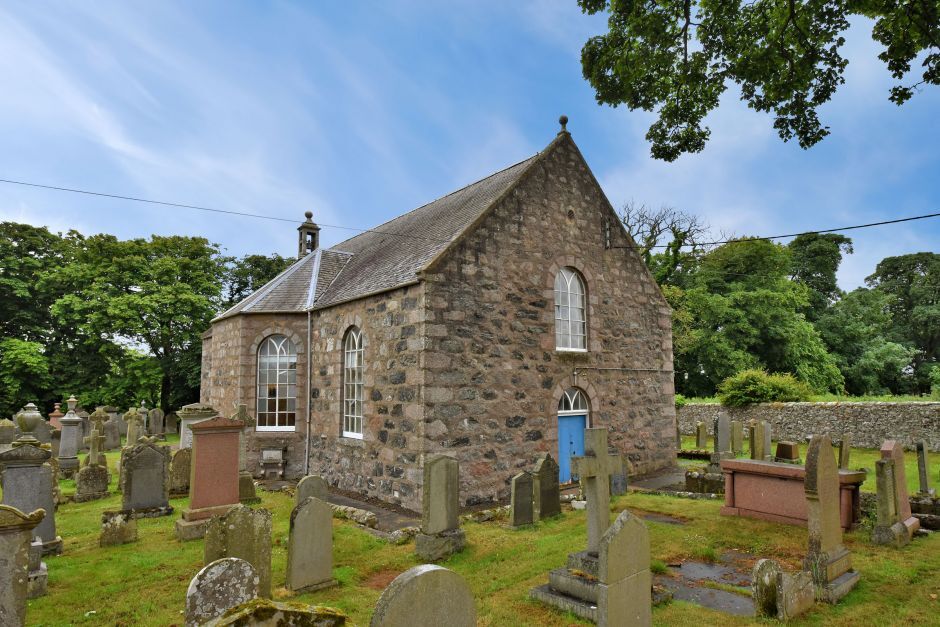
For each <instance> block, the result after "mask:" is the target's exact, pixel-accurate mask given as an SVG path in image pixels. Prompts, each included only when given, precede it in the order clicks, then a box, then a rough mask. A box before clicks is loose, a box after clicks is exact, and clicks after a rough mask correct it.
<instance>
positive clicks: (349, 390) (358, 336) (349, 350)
mask: <svg viewBox="0 0 940 627" xmlns="http://www.w3.org/2000/svg"><path fill="white" fill-rule="evenodd" d="M362 364H363V361H362V332H361V331H360V330H359V329H357V328H355V327H353V328H352V329H350V330H349V331H348V332H347V333H346V339H345V341H344V342H343V435H344V436H345V437H348V438H361V437H362Z"/></svg>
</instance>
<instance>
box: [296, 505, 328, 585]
mask: <svg viewBox="0 0 940 627" xmlns="http://www.w3.org/2000/svg"><path fill="white" fill-rule="evenodd" d="M286 585H287V589H288V590H292V591H294V592H299V591H304V592H312V591H314V590H322V589H323V588H329V587H331V586H335V585H336V580H335V579H333V510H331V509H330V504H329V503H327V502H326V501H323V500H321V499H318V498H317V497H315V496H308V497H307V498H305V499H304V500H303V501H301V502H300V504H299V505H297V507H295V508H294V510H293V511H292V512H291V515H290V536H289V539H288V541H287V584H286Z"/></svg>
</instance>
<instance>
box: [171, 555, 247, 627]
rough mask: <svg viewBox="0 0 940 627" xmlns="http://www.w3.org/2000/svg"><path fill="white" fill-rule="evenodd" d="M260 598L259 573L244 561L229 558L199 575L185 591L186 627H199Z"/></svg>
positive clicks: (204, 569) (209, 565)
mask: <svg viewBox="0 0 940 627" xmlns="http://www.w3.org/2000/svg"><path fill="white" fill-rule="evenodd" d="M257 596H258V573H257V572H256V571H255V569H254V567H253V566H252V565H251V564H250V563H248V562H246V561H245V560H242V559H236V558H234V557H228V558H224V559H220V560H217V561H215V562H212V563H211V564H208V565H207V566H206V567H205V568H203V569H202V570H200V571H199V572H198V573H196V576H195V577H193V579H192V581H190V582H189V588H188V589H187V590H186V626H187V627H198V626H201V625H205V624H206V623H208V622H209V621H211V620H213V619H216V618H218V617H220V616H222V615H223V614H225V612H227V611H228V610H230V609H232V608H233V607H237V606H239V605H241V604H242V603H245V602H247V601H250V600H252V599H254V598H255V597H257Z"/></svg>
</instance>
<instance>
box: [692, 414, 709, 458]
mask: <svg viewBox="0 0 940 627" xmlns="http://www.w3.org/2000/svg"><path fill="white" fill-rule="evenodd" d="M695 448H697V449H698V450H700V451H704V450H707V449H708V428H707V427H706V426H705V423H704V422H702V421H699V422H696V423H695Z"/></svg>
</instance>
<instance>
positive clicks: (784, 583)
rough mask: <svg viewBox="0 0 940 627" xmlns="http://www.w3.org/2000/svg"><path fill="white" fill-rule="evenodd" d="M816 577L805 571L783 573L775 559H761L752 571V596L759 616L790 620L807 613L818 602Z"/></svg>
mask: <svg viewBox="0 0 940 627" xmlns="http://www.w3.org/2000/svg"><path fill="white" fill-rule="evenodd" d="M813 585H814V584H813V577H812V575H810V574H809V573H807V572H805V571H802V572H799V573H795V574H793V575H791V574H789V573H785V572H783V570H782V569H781V568H780V565H779V564H777V562H775V561H774V560H770V559H762V560H758V562H757V564H755V565H754V570H753V572H752V573H751V596H752V598H753V599H754V610H755V613H756V614H757V616H759V617H766V618H776V619H777V620H780V621H784V622H786V621H789V620H791V619H794V618H796V617H797V616H799V615H801V614H803V613H805V612H807V611H808V610H810V609H811V608H812V607H813V604H814V603H815V601H816V594H815V591H814V589H813Z"/></svg>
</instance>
